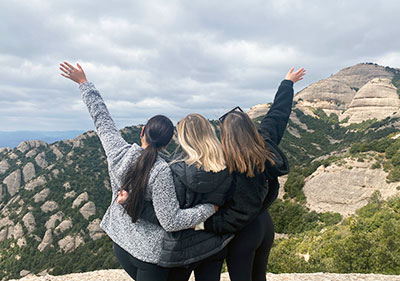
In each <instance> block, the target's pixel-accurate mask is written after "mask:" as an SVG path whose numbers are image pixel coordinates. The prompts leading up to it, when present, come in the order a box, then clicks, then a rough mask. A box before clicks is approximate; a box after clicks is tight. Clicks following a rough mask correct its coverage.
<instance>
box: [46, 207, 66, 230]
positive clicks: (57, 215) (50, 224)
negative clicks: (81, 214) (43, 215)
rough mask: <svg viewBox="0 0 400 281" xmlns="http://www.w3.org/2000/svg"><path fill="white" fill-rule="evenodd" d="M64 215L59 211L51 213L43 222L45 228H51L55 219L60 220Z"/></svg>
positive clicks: (54, 224) (55, 221) (54, 223)
mask: <svg viewBox="0 0 400 281" xmlns="http://www.w3.org/2000/svg"><path fill="white" fill-rule="evenodd" d="M63 217H64V213H63V212H61V211H59V212H57V213H56V214H54V215H52V216H51V217H50V218H49V219H48V220H47V221H46V223H45V225H44V226H45V227H46V229H51V228H54V227H55V226H56V223H57V221H62V219H63Z"/></svg>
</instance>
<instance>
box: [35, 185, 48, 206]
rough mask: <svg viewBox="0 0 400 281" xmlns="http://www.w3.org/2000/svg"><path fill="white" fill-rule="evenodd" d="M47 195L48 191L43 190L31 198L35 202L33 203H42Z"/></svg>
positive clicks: (46, 189)
mask: <svg viewBox="0 0 400 281" xmlns="http://www.w3.org/2000/svg"><path fill="white" fill-rule="evenodd" d="M49 194H50V189H49V188H45V189H43V190H42V191H40V192H39V193H36V194H35V195H34V196H33V200H34V201H35V203H38V202H43V201H44V200H45V199H46V198H47V196H49Z"/></svg>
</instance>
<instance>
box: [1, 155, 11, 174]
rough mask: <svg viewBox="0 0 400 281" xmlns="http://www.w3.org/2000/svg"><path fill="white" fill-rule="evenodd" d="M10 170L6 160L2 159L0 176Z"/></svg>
mask: <svg viewBox="0 0 400 281" xmlns="http://www.w3.org/2000/svg"><path fill="white" fill-rule="evenodd" d="M9 168H10V165H9V164H8V162H7V160H6V159H3V160H1V161H0V175H2V174H4V173H5V172H7V170H8V169H9Z"/></svg>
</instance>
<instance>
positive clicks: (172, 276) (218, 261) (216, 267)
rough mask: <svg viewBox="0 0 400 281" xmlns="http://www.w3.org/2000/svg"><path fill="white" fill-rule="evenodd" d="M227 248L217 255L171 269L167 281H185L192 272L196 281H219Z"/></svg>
mask: <svg viewBox="0 0 400 281" xmlns="http://www.w3.org/2000/svg"><path fill="white" fill-rule="evenodd" d="M226 254H227V247H225V248H224V249H222V250H221V251H219V252H218V253H216V254H214V255H212V256H210V257H208V258H206V259H204V260H202V261H200V262H196V263H194V264H191V265H188V266H186V267H175V268H171V270H170V272H169V276H168V281H187V280H189V278H190V274H191V273H192V271H194V277H195V279H196V281H219V280H220V276H221V269H222V265H223V264H224V259H225V257H226Z"/></svg>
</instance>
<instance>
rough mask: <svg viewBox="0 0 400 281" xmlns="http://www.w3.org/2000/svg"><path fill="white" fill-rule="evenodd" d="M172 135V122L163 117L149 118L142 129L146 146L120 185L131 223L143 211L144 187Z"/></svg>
mask: <svg viewBox="0 0 400 281" xmlns="http://www.w3.org/2000/svg"><path fill="white" fill-rule="evenodd" d="M173 133H174V125H173V124H172V121H171V120H170V119H169V118H168V117H165V116H163V115H156V116H154V117H152V118H150V120H149V121H148V122H147V124H146V126H145V127H144V131H143V134H144V135H143V137H144V138H146V142H147V143H148V146H147V147H146V149H144V150H143V152H142V154H141V155H140V156H139V158H138V159H137V160H136V162H135V164H134V165H133V167H132V168H131V169H130V170H129V172H128V173H127V174H126V176H125V179H124V181H123V185H122V189H124V190H126V191H128V192H129V196H128V200H127V203H126V205H125V210H126V212H127V213H128V215H129V216H130V217H131V218H132V222H133V223H135V222H136V221H137V220H138V219H139V217H140V215H141V213H142V211H143V206H144V198H145V194H146V186H147V182H148V181H149V176H150V171H151V168H152V167H153V165H154V163H155V162H156V159H157V152H158V150H159V149H160V148H162V147H165V146H166V145H167V144H168V143H169V141H170V140H171V138H172V135H173Z"/></svg>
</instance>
